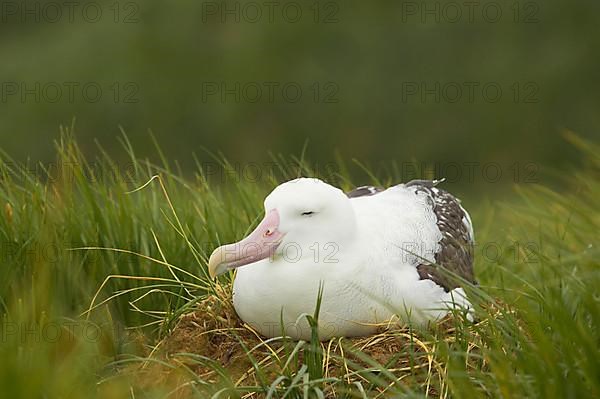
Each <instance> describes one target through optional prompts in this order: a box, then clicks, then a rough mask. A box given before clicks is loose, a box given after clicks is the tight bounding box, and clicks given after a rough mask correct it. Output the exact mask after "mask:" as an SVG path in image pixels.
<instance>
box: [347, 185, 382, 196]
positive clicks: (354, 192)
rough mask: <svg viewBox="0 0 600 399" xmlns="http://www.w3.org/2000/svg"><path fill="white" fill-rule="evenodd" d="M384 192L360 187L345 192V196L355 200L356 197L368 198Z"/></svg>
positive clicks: (375, 188)
mask: <svg viewBox="0 0 600 399" xmlns="http://www.w3.org/2000/svg"><path fill="white" fill-rule="evenodd" d="M382 191H384V190H383V188H381V187H375V186H361V187H357V188H355V189H354V190H352V191H350V192H347V193H346V195H347V196H348V198H357V197H368V196H369V195H373V194H377V193H380V192H382Z"/></svg>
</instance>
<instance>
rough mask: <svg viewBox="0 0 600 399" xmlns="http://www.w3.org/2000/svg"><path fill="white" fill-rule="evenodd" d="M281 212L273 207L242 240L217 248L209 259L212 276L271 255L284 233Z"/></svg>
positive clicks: (209, 271)
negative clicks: (280, 226)
mask: <svg viewBox="0 0 600 399" xmlns="http://www.w3.org/2000/svg"><path fill="white" fill-rule="evenodd" d="M278 228H279V213H278V212H277V209H271V210H270V211H269V212H267V214H266V215H265V217H264V219H263V220H262V221H261V222H260V224H259V225H258V226H257V227H256V229H254V231H253V232H252V233H250V234H249V235H248V236H247V237H246V238H244V239H243V240H242V241H239V242H235V243H233V244H227V245H223V246H220V247H219V248H217V249H215V250H214V251H213V253H212V255H210V259H209V260H208V273H209V274H210V276H211V277H212V278H214V277H216V276H218V275H220V274H223V273H225V272H226V271H228V270H232V269H235V268H236V267H240V266H244V265H247V264H250V263H254V262H258V261H259V260H261V259H265V258H268V257H269V256H271V255H272V254H273V253H274V251H275V249H276V248H277V246H278V245H279V244H280V243H281V239H282V238H283V236H284V234H282V233H281V232H280V231H279V230H278Z"/></svg>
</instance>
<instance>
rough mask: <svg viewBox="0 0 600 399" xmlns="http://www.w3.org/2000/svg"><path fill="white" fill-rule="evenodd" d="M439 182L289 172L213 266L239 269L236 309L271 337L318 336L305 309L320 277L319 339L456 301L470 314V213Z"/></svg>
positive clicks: (430, 315)
mask: <svg viewBox="0 0 600 399" xmlns="http://www.w3.org/2000/svg"><path fill="white" fill-rule="evenodd" d="M437 183H438V182H437V181H427V180H413V181H411V182H409V183H406V184H399V185H396V186H393V187H390V188H387V189H385V190H384V189H382V188H377V187H370V186H365V187H360V188H357V189H355V190H353V191H351V192H349V193H344V192H343V191H342V190H340V189H338V188H336V187H334V186H331V185H329V184H327V183H325V182H323V181H321V180H319V179H314V178H299V179H295V180H291V181H288V182H286V183H283V184H281V185H279V186H277V187H276V188H275V189H274V190H273V191H272V192H271V194H269V195H268V196H267V198H266V199H265V202H264V205H265V216H264V219H263V220H262V221H261V222H260V223H259V225H258V226H257V227H256V229H254V231H252V232H251V233H250V234H249V235H248V236H247V237H246V238H244V239H243V240H241V241H239V242H237V243H233V244H228V245H223V246H221V247H219V248H217V249H215V251H214V252H213V253H212V255H211V257H210V260H209V263H208V270H209V273H210V275H211V276H212V277H215V276H218V275H219V274H222V273H224V272H226V271H228V270H233V269H237V272H236V276H235V280H234V284H233V303H234V307H235V310H236V312H237V313H238V315H239V316H240V318H241V319H242V320H243V321H244V322H246V323H248V324H249V325H250V326H251V327H253V328H254V329H256V330H257V331H258V332H259V333H261V334H262V335H264V336H267V337H275V336H280V335H281V334H282V332H284V333H285V334H286V335H288V336H290V337H292V338H294V339H309V338H310V336H311V331H310V327H309V324H308V322H307V320H306V317H304V316H305V315H312V314H313V312H314V310H315V306H316V302H317V297H318V293H319V289H320V286H321V285H322V289H323V292H322V296H321V299H322V301H321V307H320V313H319V338H320V339H329V338H331V337H334V336H346V337H351V336H363V335H369V334H372V333H375V332H376V331H377V327H378V325H381V323H388V322H390V320H400V321H401V322H404V323H411V324H415V325H426V324H427V323H428V322H430V321H435V320H438V319H440V318H442V317H443V316H445V315H446V314H447V313H448V312H449V311H450V309H451V308H460V309H462V310H463V311H465V312H467V316H469V317H470V315H471V312H472V308H471V305H470V303H469V301H468V300H467V298H466V295H465V293H464V291H463V289H462V288H461V287H460V282H459V281H461V280H462V281H467V282H470V283H475V279H474V276H473V242H474V237H473V228H472V224H471V219H470V217H469V214H468V213H467V212H466V211H465V210H464V209H463V207H462V206H461V205H460V201H459V200H458V199H457V198H455V197H454V196H452V195H451V194H449V193H448V192H446V191H444V190H442V189H440V188H438V187H436V185H437ZM240 266H243V267H240ZM440 266H441V267H443V268H444V269H446V270H448V271H450V272H452V273H453V274H454V275H457V276H459V277H460V278H459V279H456V278H453V277H450V276H449V274H448V273H447V272H446V271H443V270H440ZM238 268H239V269H238Z"/></svg>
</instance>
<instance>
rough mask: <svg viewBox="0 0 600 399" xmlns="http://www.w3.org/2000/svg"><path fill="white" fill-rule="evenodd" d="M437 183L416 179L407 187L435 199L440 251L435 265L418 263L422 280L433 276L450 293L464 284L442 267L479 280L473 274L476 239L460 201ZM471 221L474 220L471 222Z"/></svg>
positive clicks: (458, 274)
mask: <svg viewBox="0 0 600 399" xmlns="http://www.w3.org/2000/svg"><path fill="white" fill-rule="evenodd" d="M435 184H436V182H429V181H427V182H425V183H423V181H421V180H413V181H411V182H409V183H407V184H405V186H406V187H414V188H415V192H420V193H424V194H425V195H427V196H428V198H430V199H431V202H430V203H431V204H432V206H433V212H434V213H435V216H436V217H437V226H438V228H439V229H440V232H441V233H442V239H441V241H440V250H439V251H438V252H437V253H436V254H435V263H436V264H435V265H432V264H428V263H423V264H420V265H419V266H417V271H418V272H419V277H420V278H421V280H424V279H430V280H433V281H434V282H435V283H436V284H438V285H440V286H442V287H444V290H446V292H448V291H451V290H453V289H454V288H457V287H459V286H460V284H459V281H457V279H455V278H452V277H451V276H449V275H448V273H444V271H442V270H440V266H441V267H443V268H444V269H446V270H447V271H450V272H451V273H453V274H456V275H457V276H459V277H461V278H463V279H465V280H467V281H468V282H470V283H476V281H475V276H474V273H473V239H472V237H471V235H470V233H469V227H468V226H467V225H466V224H465V223H464V222H463V220H466V221H468V220H469V219H468V217H467V215H466V214H465V211H464V210H463V208H462V207H461V206H460V201H459V200H458V199H457V198H456V197H454V196H453V195H452V194H450V193H449V192H447V191H444V190H442V189H439V188H437V187H435ZM469 223H470V222H469Z"/></svg>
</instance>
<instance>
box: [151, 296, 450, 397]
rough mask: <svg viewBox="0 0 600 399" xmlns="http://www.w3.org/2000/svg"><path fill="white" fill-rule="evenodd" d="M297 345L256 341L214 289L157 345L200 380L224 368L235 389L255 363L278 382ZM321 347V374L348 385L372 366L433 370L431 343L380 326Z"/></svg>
mask: <svg viewBox="0 0 600 399" xmlns="http://www.w3.org/2000/svg"><path fill="white" fill-rule="evenodd" d="M450 324H451V323H448V322H443V323H442V324H440V325H439V326H438V328H442V329H451V327H450ZM446 325H447V326H446ZM297 344H298V343H297V342H295V341H291V340H289V339H287V340H286V339H283V338H279V339H266V338H264V337H261V336H260V335H259V334H258V333H257V332H256V331H254V330H253V329H252V328H251V327H250V326H249V325H247V324H245V323H244V322H243V321H242V320H241V319H240V318H239V317H238V316H237V314H236V312H235V310H234V309H233V306H232V301H231V295H230V293H229V292H226V291H225V290H223V289H222V288H219V291H218V292H217V295H211V296H208V297H207V298H205V299H204V300H203V301H201V302H199V303H198V305H197V307H196V309H195V310H193V311H192V312H190V313H188V314H185V315H183V316H182V317H181V318H180V319H179V321H178V323H177V325H176V326H175V328H174V329H173V331H172V333H171V334H170V335H169V336H168V337H166V338H165V339H164V340H163V341H162V342H161V347H162V350H161V353H162V354H163V355H164V356H165V358H166V359H168V360H169V361H176V362H178V363H181V364H184V365H185V366H186V367H188V368H189V369H191V370H193V371H194V372H195V373H196V374H197V375H198V376H199V377H200V378H202V379H203V380H205V381H211V382H217V380H219V379H220V378H222V377H223V375H220V374H219V373H218V371H217V370H218V369H219V368H222V369H226V371H227V373H228V375H229V378H231V382H232V383H234V384H235V385H238V386H239V385H253V384H255V383H256V382H257V381H256V377H257V376H256V369H255V367H254V365H255V364H259V365H260V366H261V367H260V368H261V373H263V375H264V376H266V377H268V378H270V379H271V381H272V380H274V379H275V378H277V376H279V375H281V373H283V372H284V370H283V368H284V365H283V364H284V363H286V362H287V366H286V367H290V362H289V358H288V356H289V353H290V352H292V350H293V348H294V347H296V345H297ZM309 344H310V343H306V344H305V345H306V346H308V345H309ZM320 346H321V353H322V359H323V369H324V376H325V377H329V376H335V377H345V378H346V380H348V382H351V380H352V379H353V378H354V377H352V375H354V373H353V370H356V369H357V368H359V367H362V368H365V367H371V368H372V367H374V365H376V364H379V365H382V366H385V367H386V368H387V369H388V370H389V371H392V372H394V373H398V374H401V373H403V372H406V370H411V371H414V370H416V369H419V368H423V369H425V370H430V371H431V370H432V369H433V368H435V367H436V365H435V364H434V363H435V360H434V359H433V357H432V356H431V353H432V352H433V348H432V343H430V342H425V341H424V340H422V339H420V338H419V337H418V336H417V335H416V334H415V333H413V332H411V331H409V330H408V329H406V328H398V327H396V328H394V327H389V326H387V327H386V326H382V327H381V329H380V331H379V333H378V334H375V335H372V336H369V337H358V338H333V339H331V340H329V341H324V342H321V343H320ZM305 353H306V352H305V351H303V350H299V351H297V353H296V356H297V357H296V358H294V359H293V362H294V363H296V365H293V367H299V366H298V364H301V363H302V362H303V357H304V354H305ZM356 353H359V354H360V355H359V356H355V354H356ZM286 354H287V355H286Z"/></svg>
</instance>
